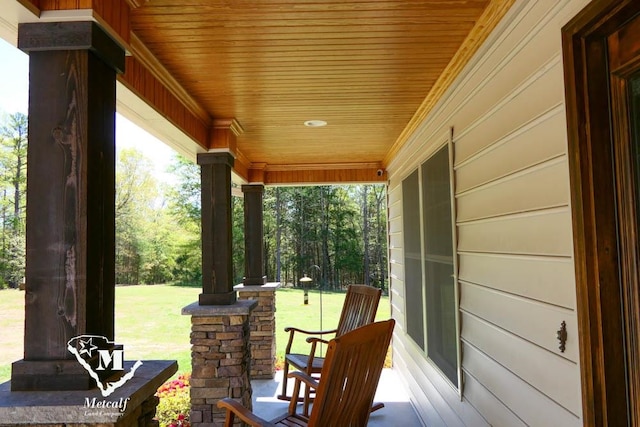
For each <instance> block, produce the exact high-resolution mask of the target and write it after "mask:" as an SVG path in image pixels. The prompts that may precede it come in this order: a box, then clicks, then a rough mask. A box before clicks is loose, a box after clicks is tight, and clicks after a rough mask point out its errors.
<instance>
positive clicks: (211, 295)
mask: <svg viewBox="0 0 640 427" xmlns="http://www.w3.org/2000/svg"><path fill="white" fill-rule="evenodd" d="M198 164H199V165H200V175H201V186H202V188H201V191H202V293H201V294H200V297H199V302H200V304H201V305H229V304H233V303H235V302H236V292H235V291H234V290H233V285H234V283H233V255H232V254H233V241H232V235H231V231H232V222H231V168H232V167H233V156H231V154H229V153H204V154H198Z"/></svg>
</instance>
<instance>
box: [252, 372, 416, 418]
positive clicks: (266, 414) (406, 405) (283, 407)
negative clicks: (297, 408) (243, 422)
mask: <svg viewBox="0 0 640 427" xmlns="http://www.w3.org/2000/svg"><path fill="white" fill-rule="evenodd" d="M281 384H282V371H277V372H276V377H275V378H274V379H273V380H252V381H251V387H252V389H253V412H254V413H255V414H256V415H258V416H259V417H262V418H264V419H267V420H271V419H273V418H276V417H277V416H279V415H281V414H284V413H285V412H287V407H288V405H289V403H288V402H285V401H282V400H278V399H277V398H276V396H277V395H278V394H279V393H280V387H281ZM287 385H288V386H289V388H293V381H289V384H287ZM375 401H376V402H383V403H384V408H382V409H380V410H378V411H375V412H374V413H372V414H371V416H370V417H369V424H368V425H369V426H374V427H393V426H399V427H400V426H402V427H414V426H416V427H419V426H422V425H423V424H422V423H421V422H420V419H419V418H418V416H417V415H416V411H415V410H414V409H413V405H412V404H411V402H409V396H408V394H407V391H406V389H405V386H404V384H403V383H402V381H401V380H400V379H399V378H398V375H397V374H396V372H395V371H394V370H393V369H384V370H383V371H382V375H381V376H380V383H379V384H378V391H377V392H376V397H375Z"/></svg>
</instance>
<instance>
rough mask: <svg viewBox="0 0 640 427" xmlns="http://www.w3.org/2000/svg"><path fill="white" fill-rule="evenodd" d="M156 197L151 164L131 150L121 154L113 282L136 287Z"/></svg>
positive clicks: (118, 170) (140, 277) (141, 269)
mask: <svg viewBox="0 0 640 427" xmlns="http://www.w3.org/2000/svg"><path fill="white" fill-rule="evenodd" d="M158 196H159V192H158V183H157V181H156V179H155V178H154V177H153V173H152V165H151V162H150V161H149V160H148V159H147V158H145V157H144V156H143V155H142V153H141V152H139V151H137V150H135V149H133V148H128V149H123V150H121V151H120V154H119V156H118V161H117V163H116V282H117V283H126V284H139V283H141V282H142V279H143V277H142V276H143V266H144V263H145V259H146V258H148V257H146V256H145V255H146V254H145V252H146V251H148V242H149V240H150V238H151V237H150V236H149V233H153V232H155V230H156V228H155V227H151V224H150V222H151V220H150V219H151V218H153V217H154V215H153V212H154V208H155V206H154V204H155V203H156V201H157V198H158Z"/></svg>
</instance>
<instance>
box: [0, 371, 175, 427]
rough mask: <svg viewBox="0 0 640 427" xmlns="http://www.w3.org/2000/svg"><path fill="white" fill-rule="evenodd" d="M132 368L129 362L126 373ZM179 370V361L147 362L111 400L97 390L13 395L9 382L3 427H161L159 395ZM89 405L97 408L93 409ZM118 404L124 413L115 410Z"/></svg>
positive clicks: (2, 397) (4, 389) (3, 394)
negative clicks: (157, 394)
mask: <svg viewBox="0 0 640 427" xmlns="http://www.w3.org/2000/svg"><path fill="white" fill-rule="evenodd" d="M132 365H133V363H132V362H125V371H128V370H129V369H131V366H132ZM177 369H178V364H177V363H176V361H175V360H166V361H165V360H144V361H142V365H140V367H139V368H138V369H137V370H136V372H135V375H134V376H133V377H132V378H131V379H130V380H129V381H127V382H126V383H125V384H124V385H122V386H121V387H119V388H118V389H116V390H115V391H114V392H113V394H111V395H109V396H107V397H102V395H101V394H100V391H99V390H98V389H97V387H96V388H94V389H91V390H67V391H11V387H10V382H6V383H4V384H1V385H0V427H8V426H11V427H14V426H40V427H89V426H96V427H158V421H156V420H154V419H153V418H154V417H155V414H156V406H157V405H158V398H157V397H156V396H155V393H156V390H157V389H158V387H160V386H161V385H162V384H163V383H164V382H165V381H166V380H167V379H169V378H170V377H171V376H172V375H173V374H174V373H175V372H176V371H177ZM94 399H95V400H94ZM88 402H92V404H93V402H95V404H93V407H90V406H88V405H87V403H88ZM105 402H106V405H105ZM125 402H126V406H125V405H124V404H123V403H125ZM118 404H119V405H120V408H122V409H123V410H122V411H121V410H120V409H119V408H117V407H115V406H116V405H118ZM100 406H103V407H100ZM104 406H107V407H104Z"/></svg>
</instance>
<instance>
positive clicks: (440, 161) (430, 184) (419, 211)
mask: <svg viewBox="0 0 640 427" xmlns="http://www.w3.org/2000/svg"><path fill="white" fill-rule="evenodd" d="M402 192H403V196H402V198H403V221H404V222H403V224H404V246H405V255H404V257H405V293H406V297H405V301H406V307H405V309H406V317H407V334H408V335H409V336H410V337H411V338H412V339H413V341H415V343H416V344H417V345H418V346H419V347H420V348H421V349H422V350H423V351H424V352H425V354H426V356H427V358H428V359H430V360H431V361H432V362H433V363H434V364H435V365H436V366H437V367H438V368H439V369H440V370H441V371H442V373H443V374H444V375H445V376H446V377H447V378H448V379H449V380H450V381H451V382H452V383H453V384H454V385H455V386H456V387H457V386H458V326H457V314H456V313H457V299H456V295H457V291H456V280H455V277H456V275H455V272H456V271H455V270H456V267H455V247H454V236H453V214H452V202H451V179H450V165H449V148H448V146H444V147H442V148H441V149H439V150H438V151H437V152H436V153H435V154H434V155H432V156H431V157H430V158H429V159H427V160H426V161H425V162H424V163H423V164H422V165H421V167H420V168H419V169H418V170H416V171H415V172H413V173H412V174H411V175H409V177H407V178H406V179H405V180H404V181H403V183H402Z"/></svg>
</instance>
